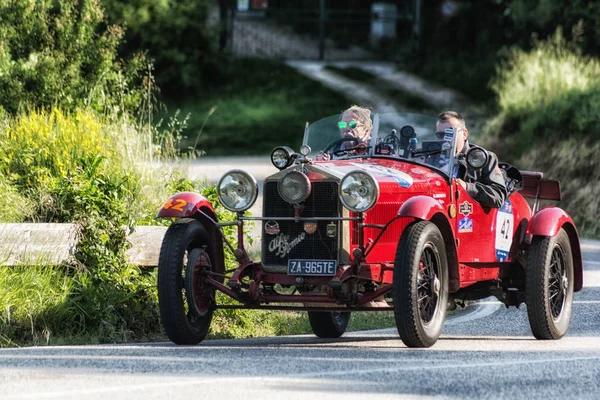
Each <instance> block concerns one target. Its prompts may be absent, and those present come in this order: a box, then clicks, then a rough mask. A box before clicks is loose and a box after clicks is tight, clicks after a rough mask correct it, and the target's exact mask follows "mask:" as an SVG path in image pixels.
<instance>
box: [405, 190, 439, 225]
mask: <svg viewBox="0 0 600 400" xmlns="http://www.w3.org/2000/svg"><path fill="white" fill-rule="evenodd" d="M439 212H441V213H442V214H444V208H443V207H442V206H441V205H440V203H439V202H438V201H437V200H435V199H434V198H432V197H429V196H415V197H411V198H410V199H408V200H407V201H406V202H404V204H402V205H401V206H400V209H399V210H398V216H400V217H413V218H417V219H422V220H430V219H431V218H432V217H433V216H434V215H435V214H437V213H439ZM444 215H445V214H444Z"/></svg>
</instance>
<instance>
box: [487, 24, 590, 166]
mask: <svg viewBox="0 0 600 400" xmlns="http://www.w3.org/2000/svg"><path fill="white" fill-rule="evenodd" d="M492 88H493V89H494V91H495V93H496V94H497V98H498V108H499V114H498V116H497V117H496V119H495V120H494V121H492V123H491V124H490V128H489V132H488V134H491V135H496V136H502V138H503V139H506V140H508V141H512V142H514V143H515V145H516V144H517V143H518V144H519V146H513V147H515V148H511V154H512V156H511V157H512V158H513V159H514V158H515V156H519V155H521V154H522V152H523V151H526V150H527V149H528V148H530V147H531V146H532V145H533V144H534V143H535V142H537V141H539V140H540V139H542V138H544V140H548V139H558V140H565V139H567V138H568V137H579V138H588V139H593V138H596V137H597V135H598V131H597V129H596V126H597V121H598V115H599V114H600V91H599V90H598V89H599V88H600V61H598V60H597V59H594V58H589V57H585V56H583V55H581V53H580V52H579V51H578V50H577V48H576V46H575V45H574V44H573V43H571V42H567V41H566V40H565V39H564V38H563V36H562V33H561V30H558V31H557V32H556V34H555V35H554V36H553V37H552V38H551V39H549V40H548V41H543V42H537V43H536V47H535V48H534V49H533V50H531V51H529V52H526V51H523V50H520V49H513V50H512V52H511V55H510V57H509V59H508V61H507V62H506V63H502V64H501V65H500V66H499V67H498V71H497V77H496V78H495V80H494V82H493V84H492ZM500 151H501V152H502V150H500Z"/></svg>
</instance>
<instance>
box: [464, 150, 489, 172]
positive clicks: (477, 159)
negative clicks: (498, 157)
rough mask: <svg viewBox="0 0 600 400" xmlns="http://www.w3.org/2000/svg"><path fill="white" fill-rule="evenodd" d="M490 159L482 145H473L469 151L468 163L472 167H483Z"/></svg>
mask: <svg viewBox="0 0 600 400" xmlns="http://www.w3.org/2000/svg"><path fill="white" fill-rule="evenodd" d="M487 161H488V154H487V152H486V151H485V150H484V149H482V148H481V147H472V148H470V149H469V151H468V152H467V164H469V166H470V167H471V168H474V169H479V168H481V167H483V166H484V165H485V164H486V163H487Z"/></svg>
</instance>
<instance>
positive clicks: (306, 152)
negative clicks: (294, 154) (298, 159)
mask: <svg viewBox="0 0 600 400" xmlns="http://www.w3.org/2000/svg"><path fill="white" fill-rule="evenodd" d="M310 152H311V148H310V146H307V145H303V146H301V147H300V154H302V155H303V156H307V155H309V154H310Z"/></svg>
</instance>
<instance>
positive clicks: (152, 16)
mask: <svg viewBox="0 0 600 400" xmlns="http://www.w3.org/2000/svg"><path fill="white" fill-rule="evenodd" d="M102 2H103V3H104V5H105V7H106V13H107V15H108V18H109V21H110V22H111V23H116V24H119V25H123V26H125V28H126V33H125V39H126V40H125V41H124V42H123V43H122V44H121V49H122V51H123V52H124V53H125V54H128V55H133V54H135V53H137V52H138V51H140V50H147V52H148V56H149V57H150V58H152V59H153V60H154V66H155V75H156V80H157V83H158V86H159V87H160V88H161V90H162V91H163V92H164V93H166V94H167V95H170V96H172V97H179V96H180V95H182V94H190V93H197V91H198V90H199V89H200V88H201V86H202V82H203V81H210V80H212V79H214V77H215V76H214V74H215V73H217V72H218V69H219V66H218V63H219V60H218V57H217V55H216V45H217V34H218V29H217V26H215V27H212V28H211V27H210V24H209V23H208V21H207V17H208V14H209V10H210V8H211V7H213V6H216V2H214V1H211V0H187V1H170V0H135V1H127V2H123V1H120V0H102Z"/></svg>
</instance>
